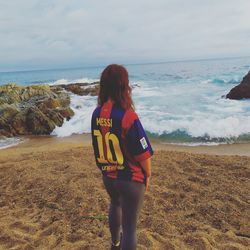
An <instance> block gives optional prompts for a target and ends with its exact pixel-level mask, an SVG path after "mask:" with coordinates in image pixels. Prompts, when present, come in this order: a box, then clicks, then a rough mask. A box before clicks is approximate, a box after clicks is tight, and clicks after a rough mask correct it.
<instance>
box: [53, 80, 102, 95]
mask: <svg viewBox="0 0 250 250" xmlns="http://www.w3.org/2000/svg"><path fill="white" fill-rule="evenodd" d="M56 86H57V87H61V88H64V89H65V90H66V91H69V92H72V93H73V94H76V95H81V96H83V95H91V96H96V95H98V92H99V83H98V82H94V83H70V84H61V85H56ZM51 88H55V87H54V86H51Z"/></svg>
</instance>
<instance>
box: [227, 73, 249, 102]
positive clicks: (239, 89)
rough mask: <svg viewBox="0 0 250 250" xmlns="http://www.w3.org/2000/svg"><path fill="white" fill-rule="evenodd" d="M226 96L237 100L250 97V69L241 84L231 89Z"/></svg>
mask: <svg viewBox="0 0 250 250" xmlns="http://www.w3.org/2000/svg"><path fill="white" fill-rule="evenodd" d="M226 98H229V99H235V100H240V99H244V98H250V71H249V72H248V74H247V75H246V76H245V77H244V78H243V80H242V81H241V83H240V84H239V85H237V86H236V87H234V88H232V89H231V90H230V92H229V93H228V94H227V95H226Z"/></svg>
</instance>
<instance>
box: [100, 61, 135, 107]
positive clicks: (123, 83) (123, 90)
mask: <svg viewBox="0 0 250 250" xmlns="http://www.w3.org/2000/svg"><path fill="white" fill-rule="evenodd" d="M109 98H110V99H111V100H112V101H113V102H114V104H115V105H117V106H119V107H121V108H123V109H125V110H127V109H131V108H132V109H133V108H134V105H133V101H132V98H131V87H130V86H129V80H128V71H127V70H126V69H125V68H124V67H123V66H122V65H118V64H111V65H109V66H107V67H106V68H105V69H104V70H103V72H102V75H101V79H100V91H99V96H98V104H99V105H103V104H104V103H105V102H106V101H107V100H108V99H109Z"/></svg>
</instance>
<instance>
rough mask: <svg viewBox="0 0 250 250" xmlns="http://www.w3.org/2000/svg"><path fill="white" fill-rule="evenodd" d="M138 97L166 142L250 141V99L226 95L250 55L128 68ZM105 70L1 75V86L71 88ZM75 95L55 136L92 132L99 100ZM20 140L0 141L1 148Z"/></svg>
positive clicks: (147, 122) (139, 107)
mask: <svg viewBox="0 0 250 250" xmlns="http://www.w3.org/2000/svg"><path fill="white" fill-rule="evenodd" d="M124 66H126V68H127V69H128V72H129V79H130V84H131V85H133V86H134V88H133V99H134V103H135V107H136V112H137V113H138V115H139V117H140V120H141V122H142V124H143V126H144V128H145V130H146V131H147V133H148V135H149V136H150V137H155V138H158V139H159V140H160V141H161V142H162V143H173V144H182V145H189V146H195V145H211V146H213V145H218V144H226V143H238V142H247V141H249V140H250V100H240V101H238V100H229V99H225V98H223V97H222V96H223V95H226V94H227V93H228V92H229V91H230V89H231V88H233V87H234V86H236V85H237V84H239V82H240V81H241V80H242V78H243V77H244V75H246V74H247V73H248V71H249V70H250V57H245V58H234V59H214V60H197V61H179V62H167V63H152V64H136V65H124ZM103 69H104V67H100V66H99V67H82V68H81V67H79V68H72V69H56V70H36V71H23V72H2V73H0V85H3V84H6V83H8V82H16V83H17V84H20V85H31V84H40V83H44V84H62V83H63V84H67V83H72V82H90V83H91V82H94V81H98V80H99V77H100V74H101V72H102V70H103ZM70 95H71V107H72V109H73V110H74V112H75V115H74V117H73V118H72V119H71V120H70V121H65V122H64V124H63V126H62V127H57V128H55V130H54V131H53V132H52V135H55V136H60V137H63V136H70V135H72V134H81V133H89V132H90V118H91V114H92V111H93V109H94V108H95V106H96V103H97V98H96V97H92V96H77V95H74V94H70ZM18 140H19V138H16V140H15V139H11V140H10V139H9V142H7V141H6V140H0V147H7V146H8V145H12V144H14V143H17V142H18Z"/></svg>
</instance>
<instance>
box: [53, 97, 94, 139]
mask: <svg viewBox="0 0 250 250" xmlns="http://www.w3.org/2000/svg"><path fill="white" fill-rule="evenodd" d="M70 99H71V101H70V107H71V108H72V110H73V111H74V113H75V115H74V116H73V117H72V118H71V119H70V120H69V121H66V120H65V121H64V123H63V125H62V127H56V128H55V129H54V130H53V132H52V135H57V136H58V137H65V136H70V135H72V134H81V133H89V132H90V129H91V124H90V119H91V115H92V112H93V110H94V108H95V107H96V104H97V100H96V97H94V96H79V95H75V94H70Z"/></svg>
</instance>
